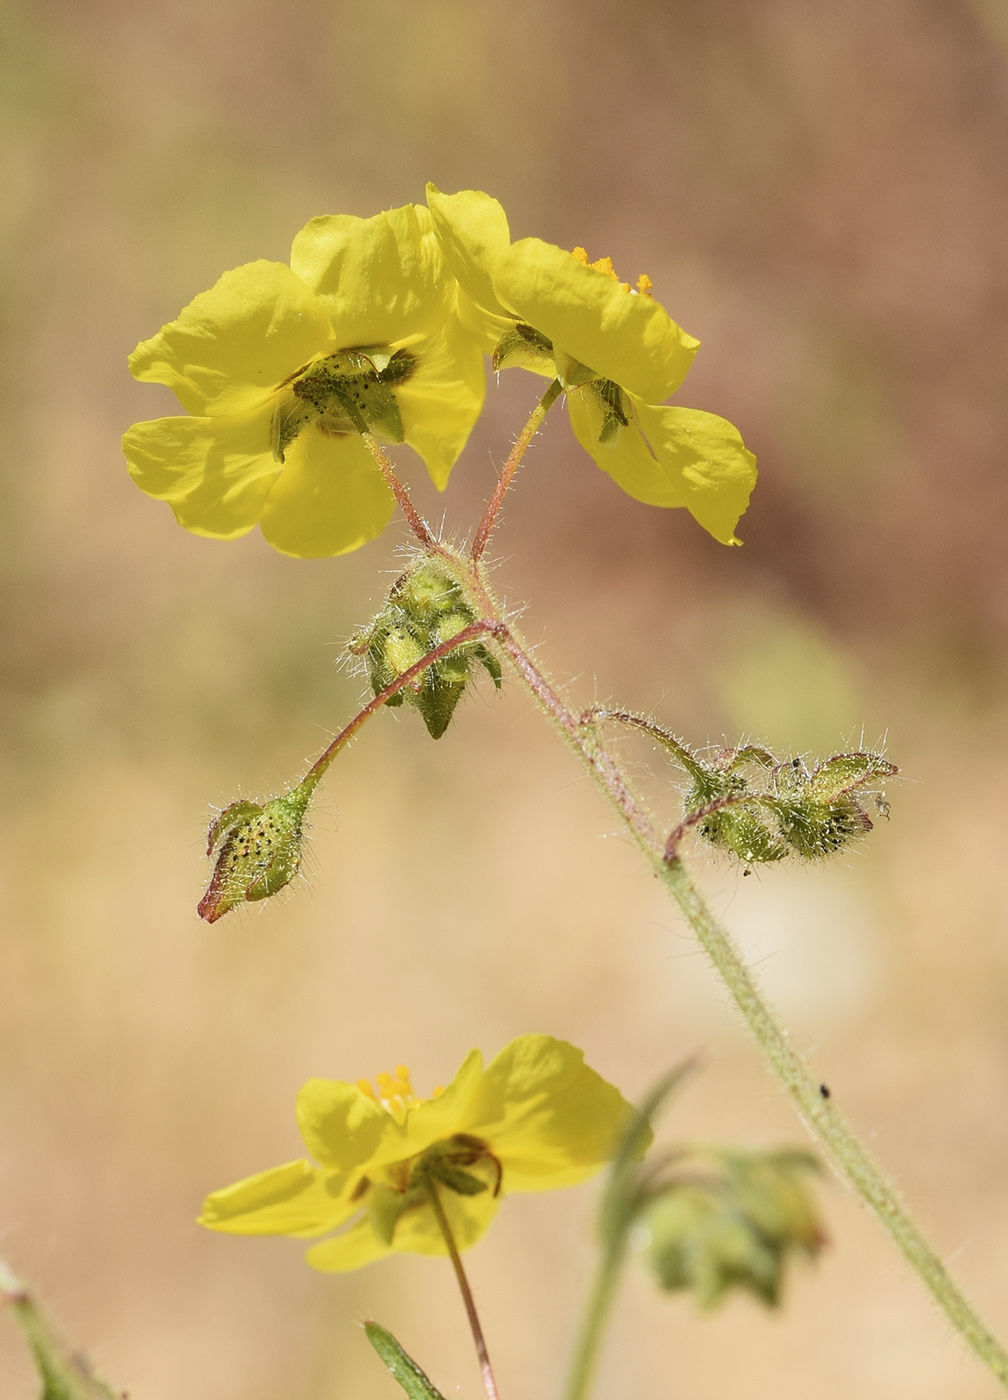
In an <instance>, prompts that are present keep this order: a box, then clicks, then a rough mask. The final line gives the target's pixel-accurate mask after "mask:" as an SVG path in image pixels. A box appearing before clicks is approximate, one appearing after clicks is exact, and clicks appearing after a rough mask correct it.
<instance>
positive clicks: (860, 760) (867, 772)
mask: <svg viewBox="0 0 1008 1400" xmlns="http://www.w3.org/2000/svg"><path fill="white" fill-rule="evenodd" d="M895 772H896V765H895V763H890V762H889V761H888V759H885V758H883V757H882V756H881V754H877V753H839V754H836V755H834V757H833V758H828V759H827V760H826V761H825V763H820V765H819V766H818V768H816V770H815V772H814V773H813V774H812V776H811V778H810V779H809V791H810V792H811V794H812V796H813V797H817V798H818V799H819V800H820V801H821V802H831V801H832V800H833V799H834V798H837V797H841V796H843V795H844V794H845V793H849V792H853V791H854V790H855V789H856V788H859V787H863V786H864V785H865V784H866V783H874V782H877V781H879V780H880V779H884V778H891V777H892V776H893V775H894V774H895Z"/></svg>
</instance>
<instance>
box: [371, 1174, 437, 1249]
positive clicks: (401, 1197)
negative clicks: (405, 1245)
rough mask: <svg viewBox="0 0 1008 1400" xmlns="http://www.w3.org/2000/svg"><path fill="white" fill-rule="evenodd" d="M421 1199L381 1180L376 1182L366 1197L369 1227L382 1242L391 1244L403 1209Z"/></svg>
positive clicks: (417, 1202) (421, 1197)
mask: <svg viewBox="0 0 1008 1400" xmlns="http://www.w3.org/2000/svg"><path fill="white" fill-rule="evenodd" d="M422 1199H423V1196H422V1195H420V1196H418V1195H417V1194H416V1193H414V1192H409V1191H394V1190H393V1189H392V1187H391V1186H386V1185H385V1184H384V1183H383V1182H376V1183H375V1184H374V1185H373V1186H372V1187H371V1190H370V1191H369V1192H368V1197H367V1213H368V1219H369V1220H370V1222H371V1228H372V1230H373V1231H374V1232H375V1234H376V1235H377V1236H378V1238H379V1239H380V1240H381V1241H382V1242H383V1243H384V1244H389V1245H390V1244H391V1243H392V1239H393V1237H394V1235H395V1230H396V1226H397V1225H398V1224H399V1219H400V1217H401V1216H402V1213H403V1211H405V1210H408V1209H409V1208H410V1206H413V1205H417V1204H419V1202H420V1201H421V1200H422Z"/></svg>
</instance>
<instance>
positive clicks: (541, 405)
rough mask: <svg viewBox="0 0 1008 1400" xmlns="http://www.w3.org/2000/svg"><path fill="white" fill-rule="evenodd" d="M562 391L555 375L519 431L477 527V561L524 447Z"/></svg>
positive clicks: (474, 546) (474, 552)
mask: <svg viewBox="0 0 1008 1400" xmlns="http://www.w3.org/2000/svg"><path fill="white" fill-rule="evenodd" d="M562 393H563V385H562V384H561V383H560V380H559V379H554V380H553V382H552V384H550V385H549V387H548V388H547V390H546V392H545V393H544V394H543V396H542V398H541V399H540V400H539V402H538V403H537V404H536V406H535V408H534V409H533V410H532V412H531V413H530V414H529V417H528V422H527V423H526V424H525V426H524V428H522V430H521V432H520V433H519V435H518V438H517V441H516V442H515V445H514V447H512V449H511V452H510V454H509V456H508V459H507V461H506V462H505V463H504V466H503V469H502V470H501V474H500V476H499V477H498V479H497V485H496V486H495V487H494V492H493V495H492V496H491V497H490V500H489V501H488V502H487V508H486V510H485V511H484V512H483V518H482V520H481V521H480V523H479V528H478V529H477V531H476V537H475V539H474V540H473V544H472V556H471V557H472V561H473V563H474V564H478V563H479V561H480V560H481V559H482V557H483V551H484V550H485V549H486V547H487V542H488V540H489V539H490V533H491V531H492V530H493V527H494V524H495V522H496V520H497V515H498V513H499V511H500V508H501V505H502V504H503V502H504V497H505V496H506V495H507V491H508V487H509V486H510V485H511V482H512V480H513V478H514V474H515V472H516V471H517V470H518V467H519V466H520V464H521V460H522V458H523V457H524V456H525V449H526V448H527V447H528V445H529V443H530V442H531V441H532V439H533V438H534V437H535V435H536V433H537V432H538V431H539V429H540V427H541V426H542V421H543V419H544V418H545V417H546V415H547V413H548V412H549V411H550V409H551V408H552V406H553V404H554V403H556V401H557V399H558V398H559V397H560V395H561V394H562Z"/></svg>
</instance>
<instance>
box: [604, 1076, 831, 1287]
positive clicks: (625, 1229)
mask: <svg viewBox="0 0 1008 1400" xmlns="http://www.w3.org/2000/svg"><path fill="white" fill-rule="evenodd" d="M692 1069H693V1063H692V1062H691V1061H686V1062H684V1063H683V1064H682V1065H679V1066H678V1067H677V1068H676V1069H674V1070H672V1071H671V1073H670V1074H668V1075H666V1076H665V1078H664V1079H663V1080H662V1081H661V1082H660V1083H659V1084H657V1085H656V1086H655V1088H654V1089H653V1090H652V1092H651V1094H650V1095H649V1096H648V1099H647V1101H646V1102H645V1103H644V1104H643V1105H642V1107H641V1109H640V1111H639V1113H638V1115H637V1117H636V1120H635V1121H634V1122H632V1123H631V1124H630V1125H629V1127H628V1128H627V1130H626V1133H625V1135H624V1137H623V1141H622V1142H621V1144H620V1146H619V1148H618V1150H617V1153H616V1156H615V1160H614V1162H613V1167H612V1171H611V1172H610V1176H609V1181H608V1184H607V1186H606V1191H605V1195H604V1197H603V1200H602V1207H601V1211H600V1213H599V1226H600V1234H601V1237H602V1242H603V1247H604V1248H605V1249H606V1250H607V1251H608V1252H609V1254H610V1256H612V1257H618V1256H619V1255H620V1254H621V1253H622V1251H623V1250H624V1248H625V1247H626V1245H627V1244H628V1243H629V1244H630V1245H632V1246H633V1247H634V1248H635V1249H637V1250H638V1251H639V1252H640V1253H641V1254H642V1255H643V1257H644V1259H645V1260H646V1262H647V1264H648V1265H649V1266H650V1268H651V1271H652V1273H653V1274H654V1276H655V1278H656V1280H657V1283H658V1286H659V1287H660V1288H662V1289H663V1290H665V1291H667V1292H675V1291H679V1290H689V1291H690V1292H692V1294H693V1296H694V1297H695V1298H696V1301H697V1302H698V1303H699V1304H700V1306H701V1307H712V1306H713V1305H714V1304H715V1303H717V1302H719V1301H720V1300H721V1298H723V1297H724V1295H725V1294H726V1293H728V1292H729V1291H730V1290H731V1289H733V1288H738V1289H742V1290H744V1291H746V1292H749V1293H752V1294H754V1295H755V1296H756V1297H757V1298H759V1299H761V1300H762V1301H763V1302H764V1303H767V1304H769V1305H770V1306H775V1305H776V1304H777V1303H778V1302H779V1301H780V1295H781V1288H782V1285H783V1280H784V1272H785V1267H786V1264H787V1260H788V1258H789V1256H791V1255H792V1254H804V1255H805V1256H806V1257H808V1258H814V1257H815V1255H816V1254H818V1252H819V1250H820V1249H821V1248H822V1247H823V1245H824V1244H825V1242H826V1236H825V1233H824V1232H823V1229H822V1226H821V1224H820V1221H819V1212H818V1207H817V1205H816V1201H815V1197H814V1195H813V1193H812V1192H811V1190H810V1189H809V1180H808V1179H809V1176H810V1174H811V1173H813V1172H815V1171H817V1170H818V1168H819V1164H818V1162H817V1161H816V1159H815V1157H813V1156H811V1154H810V1153H808V1152H802V1151H800V1150H798V1151H796V1150H795V1149H793V1148H783V1149H778V1150H776V1151H770V1152H745V1151H742V1150H740V1149H738V1148H730V1147H714V1146H707V1145H704V1146H690V1145H680V1146H678V1147H676V1148H673V1149H672V1150H669V1149H667V1148H655V1147H654V1146H651V1150H650V1151H646V1150H647V1148H648V1146H649V1144H650V1143H651V1124H652V1122H653V1120H654V1118H655V1116H656V1114H657V1113H658V1111H659V1109H660V1108H661V1106H662V1104H663V1103H664V1102H665V1101H666V1100H667V1099H668V1097H669V1095H670V1093H672V1091H673V1090H675V1089H676V1088H677V1087H678V1085H679V1084H680V1083H681V1082H682V1081H683V1079H684V1078H685V1077H686V1075H687V1074H688V1073H690V1072H691V1070H692ZM645 1152H646V1155H645Z"/></svg>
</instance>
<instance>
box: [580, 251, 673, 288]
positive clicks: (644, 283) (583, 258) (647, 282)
mask: <svg viewBox="0 0 1008 1400" xmlns="http://www.w3.org/2000/svg"><path fill="white" fill-rule="evenodd" d="M571 257H573V258H577V260H578V262H579V263H583V264H584V266H585V267H590V268H593V269H594V270H595V271H596V272H604V273H605V275H606V276H607V277H611V278H612V280H613V281H614V282H619V284H620V286H621V287H622V288H623V290H624V291H625V292H629V293H630V295H631V296H642V297H649V296H650V295H651V287H652V285H653V284H652V281H651V278H650V277H649V276H648V275H647V273H646V272H642V273H641V275H640V276H639V277H638V278H637V285H636V287H631V285H630V283H629V282H620V279H619V277H618V276H617V275H616V271H615V269H614V267H613V265H612V258H599V259H598V261H597V262H589V261H588V254H587V253H586V252H585V250H584V249H583V248H575V249H573V250H572V252H571Z"/></svg>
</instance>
